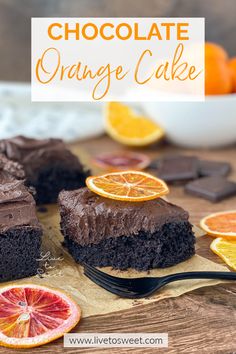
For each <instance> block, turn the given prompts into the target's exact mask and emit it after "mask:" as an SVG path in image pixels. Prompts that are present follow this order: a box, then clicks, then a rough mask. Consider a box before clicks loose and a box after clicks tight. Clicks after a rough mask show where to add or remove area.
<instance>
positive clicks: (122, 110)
mask: <svg viewBox="0 0 236 354" xmlns="http://www.w3.org/2000/svg"><path fill="white" fill-rule="evenodd" d="M105 129H106V131H107V133H108V134H109V135H110V136H111V137H112V138H113V139H114V140H116V141H118V142H120V143H122V144H125V145H130V146H144V145H149V144H152V143H154V142H155V141H157V140H159V139H161V138H162V137H163V135H164V131H163V129H162V128H161V127H160V126H159V125H157V124H156V123H155V122H154V121H152V120H151V119H150V118H148V117H145V116H138V115H136V114H135V113H134V112H133V111H132V110H131V109H130V108H129V107H128V106H126V105H123V104H121V103H118V102H109V103H108V104H107V106H106V110H105Z"/></svg>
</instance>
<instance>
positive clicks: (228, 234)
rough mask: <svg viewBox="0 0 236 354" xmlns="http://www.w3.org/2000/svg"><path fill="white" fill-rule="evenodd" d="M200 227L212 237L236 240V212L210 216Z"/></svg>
mask: <svg viewBox="0 0 236 354" xmlns="http://www.w3.org/2000/svg"><path fill="white" fill-rule="evenodd" d="M200 226H201V228H202V229H203V230H204V231H206V233H207V234H209V235H211V236H214V237H224V238H232V239H236V210H229V211H223V212H219V213H215V214H210V215H208V216H207V217H205V218H203V219H202V220H201V221H200Z"/></svg>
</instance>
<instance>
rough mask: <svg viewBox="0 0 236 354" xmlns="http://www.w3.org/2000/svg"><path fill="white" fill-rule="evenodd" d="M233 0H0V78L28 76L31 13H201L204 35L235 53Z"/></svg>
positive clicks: (111, 14)
mask: <svg viewBox="0 0 236 354" xmlns="http://www.w3.org/2000/svg"><path fill="white" fill-rule="evenodd" d="M235 14H236V1H235V0H0V53H1V66H0V79H1V80H14V81H29V80H30V18H31V17H67V16H68V17H70V16H71V17H105V16H107V17H128V16H131V17H139V16H140V17H145V16H146V17H149V16H150V17H159V16H163V17H171V16H173V17H205V18H206V39H207V40H208V41H213V42H217V43H219V44H222V45H223V46H224V47H225V48H226V49H227V50H228V52H229V53H230V54H232V55H234V54H235V50H234V48H235V35H234V34H235V33H236V20H235Z"/></svg>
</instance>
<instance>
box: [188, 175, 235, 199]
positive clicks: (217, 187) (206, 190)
mask: <svg viewBox="0 0 236 354" xmlns="http://www.w3.org/2000/svg"><path fill="white" fill-rule="evenodd" d="M185 191H186V192H187V193H190V194H192V195H195V196H197V197H201V198H204V199H207V200H210V201H212V202H218V201H220V200H222V199H225V198H228V197H231V196H234V195H236V183H235V182H231V181H228V180H227V179H226V178H224V177H221V176H213V177H203V178H199V179H197V180H195V181H192V182H189V183H188V184H187V185H186V186H185Z"/></svg>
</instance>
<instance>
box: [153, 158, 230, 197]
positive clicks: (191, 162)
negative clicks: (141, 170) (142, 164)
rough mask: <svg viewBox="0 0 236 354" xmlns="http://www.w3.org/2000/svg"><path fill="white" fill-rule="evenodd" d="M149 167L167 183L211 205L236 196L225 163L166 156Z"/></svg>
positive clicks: (228, 165)
mask: <svg viewBox="0 0 236 354" xmlns="http://www.w3.org/2000/svg"><path fill="white" fill-rule="evenodd" d="M149 168H150V169H151V170H152V172H153V173H154V174H156V175H157V176H158V177H159V178H162V179H163V180H164V181H166V182H167V183H168V184H185V191H186V192H187V193H189V194H192V195H194V196H197V197H201V198H204V199H207V200H210V201H212V202H218V201H220V200H222V199H225V198H228V197H230V196H234V195H236V183H235V182H233V181H230V180H228V179H227V178H226V176H227V175H228V174H229V173H230V171H231V166H230V164H229V163H227V162H222V161H209V160H200V159H198V158H197V157H195V156H185V155H169V156H168V155H167V156H165V157H163V158H160V159H156V160H153V161H152V163H151V164H150V166H149Z"/></svg>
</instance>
